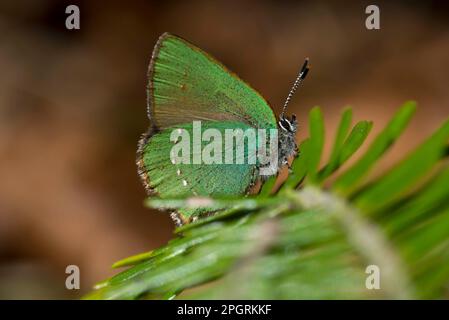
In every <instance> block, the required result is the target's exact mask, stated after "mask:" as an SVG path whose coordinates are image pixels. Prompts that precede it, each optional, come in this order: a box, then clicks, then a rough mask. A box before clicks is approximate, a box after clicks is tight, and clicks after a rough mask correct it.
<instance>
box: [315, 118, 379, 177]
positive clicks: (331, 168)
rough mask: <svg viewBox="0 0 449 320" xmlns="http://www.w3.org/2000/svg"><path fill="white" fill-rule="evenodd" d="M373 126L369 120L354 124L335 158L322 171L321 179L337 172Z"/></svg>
mask: <svg viewBox="0 0 449 320" xmlns="http://www.w3.org/2000/svg"><path fill="white" fill-rule="evenodd" d="M371 128H372V122H369V121H360V122H358V123H357V124H356V125H355V126H354V128H353V129H352V131H351V133H350V134H349V136H348V138H347V139H346V141H345V142H344V144H343V145H342V146H340V148H339V151H338V153H336V155H335V156H334V159H331V162H329V164H328V165H327V166H326V167H325V169H324V171H322V174H321V175H320V180H324V179H325V178H327V177H328V176H329V175H330V174H332V173H333V172H335V171H336V170H337V169H338V168H340V166H341V165H342V164H343V163H345V162H346V161H347V160H348V159H349V158H350V157H351V156H352V155H353V154H354V153H355V152H356V151H357V150H358V149H359V148H360V146H361V145H362V144H363V142H364V141H365V139H366V137H367V136H368V133H369V132H370V131H371Z"/></svg>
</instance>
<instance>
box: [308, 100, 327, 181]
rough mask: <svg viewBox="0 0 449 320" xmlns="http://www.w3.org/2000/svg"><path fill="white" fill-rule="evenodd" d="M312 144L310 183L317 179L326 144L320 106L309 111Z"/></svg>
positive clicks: (310, 149) (309, 154)
mask: <svg viewBox="0 0 449 320" xmlns="http://www.w3.org/2000/svg"><path fill="white" fill-rule="evenodd" d="M309 131H310V145H309V146H308V156H307V172H308V180H309V182H310V183H315V182H316V180H317V173H318V166H319V164H320V159H321V153H322V152H323V146H324V120H323V114H322V112H321V110H320V108H319V107H314V108H313V109H312V110H311V111H310V113H309Z"/></svg>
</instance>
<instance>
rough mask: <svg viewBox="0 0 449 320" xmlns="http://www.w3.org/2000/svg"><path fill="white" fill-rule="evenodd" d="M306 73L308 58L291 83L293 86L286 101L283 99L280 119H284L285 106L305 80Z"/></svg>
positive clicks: (307, 70)
mask: <svg viewBox="0 0 449 320" xmlns="http://www.w3.org/2000/svg"><path fill="white" fill-rule="evenodd" d="M308 72H309V58H306V60H305V61H304V64H303V65H302V67H301V70H299V73H298V77H296V80H295V83H293V86H292V88H291V89H290V92H289V94H288V96H287V99H285V103H284V107H283V108H282V113H281V119H283V118H284V114H285V110H286V109H287V106H288V104H289V103H290V100H291V99H292V97H293V95H294V94H295V92H296V90H297V89H298V87H299V85H300V84H301V83H302V81H303V80H304V79H305V78H306V75H307V73H308Z"/></svg>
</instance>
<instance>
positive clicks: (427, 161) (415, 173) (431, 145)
mask: <svg viewBox="0 0 449 320" xmlns="http://www.w3.org/2000/svg"><path fill="white" fill-rule="evenodd" d="M448 141H449V120H448V121H446V123H445V124H444V125H443V126H442V127H441V128H440V129H439V130H438V131H437V132H436V133H435V134H433V135H432V136H431V137H430V138H429V139H428V140H427V141H425V142H424V143H423V144H422V145H421V146H419V147H418V148H417V149H416V150H414V151H413V152H412V153H411V154H410V155H409V156H408V157H407V158H406V159H405V160H404V161H402V163H400V164H399V165H398V166H396V167H395V168H393V169H392V170H390V171H389V172H388V173H387V174H386V175H385V176H383V177H382V178H380V179H379V180H378V181H377V182H376V183H374V184H373V185H371V186H370V187H369V188H368V189H366V190H364V191H363V192H361V193H360V194H359V195H358V196H357V198H356V200H355V203H356V205H357V206H358V207H360V208H362V209H363V210H364V211H365V212H373V211H376V210H379V209H382V208H383V207H385V206H387V205H389V204H391V203H392V202H393V201H395V200H396V199H397V198H398V197H399V196H400V195H401V194H402V193H403V192H405V191H407V190H410V189H411V188H412V187H413V186H414V184H415V183H416V182H417V181H419V179H420V178H421V177H423V176H424V175H425V174H426V173H427V172H428V171H429V170H430V169H432V167H433V166H434V165H435V164H436V162H437V161H438V160H440V159H441V157H442V156H443V155H444V153H445V149H446V145H447V143H448Z"/></svg>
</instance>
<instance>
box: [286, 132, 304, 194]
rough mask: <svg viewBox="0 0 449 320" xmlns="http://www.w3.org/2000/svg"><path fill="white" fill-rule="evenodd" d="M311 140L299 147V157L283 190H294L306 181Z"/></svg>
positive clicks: (293, 164)
mask: <svg viewBox="0 0 449 320" xmlns="http://www.w3.org/2000/svg"><path fill="white" fill-rule="evenodd" d="M309 148H310V139H306V140H304V141H303V142H302V143H301V144H300V145H299V148H298V149H299V156H298V157H297V158H296V159H295V160H294V161H293V163H292V166H291V171H292V172H291V173H290V174H289V176H288V177H287V180H285V182H284V184H283V185H282V188H281V189H284V190H285V189H293V188H296V187H297V186H298V184H299V183H300V182H301V181H302V180H303V179H304V177H305V176H306V174H307V163H308V160H307V157H308V155H309Z"/></svg>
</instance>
